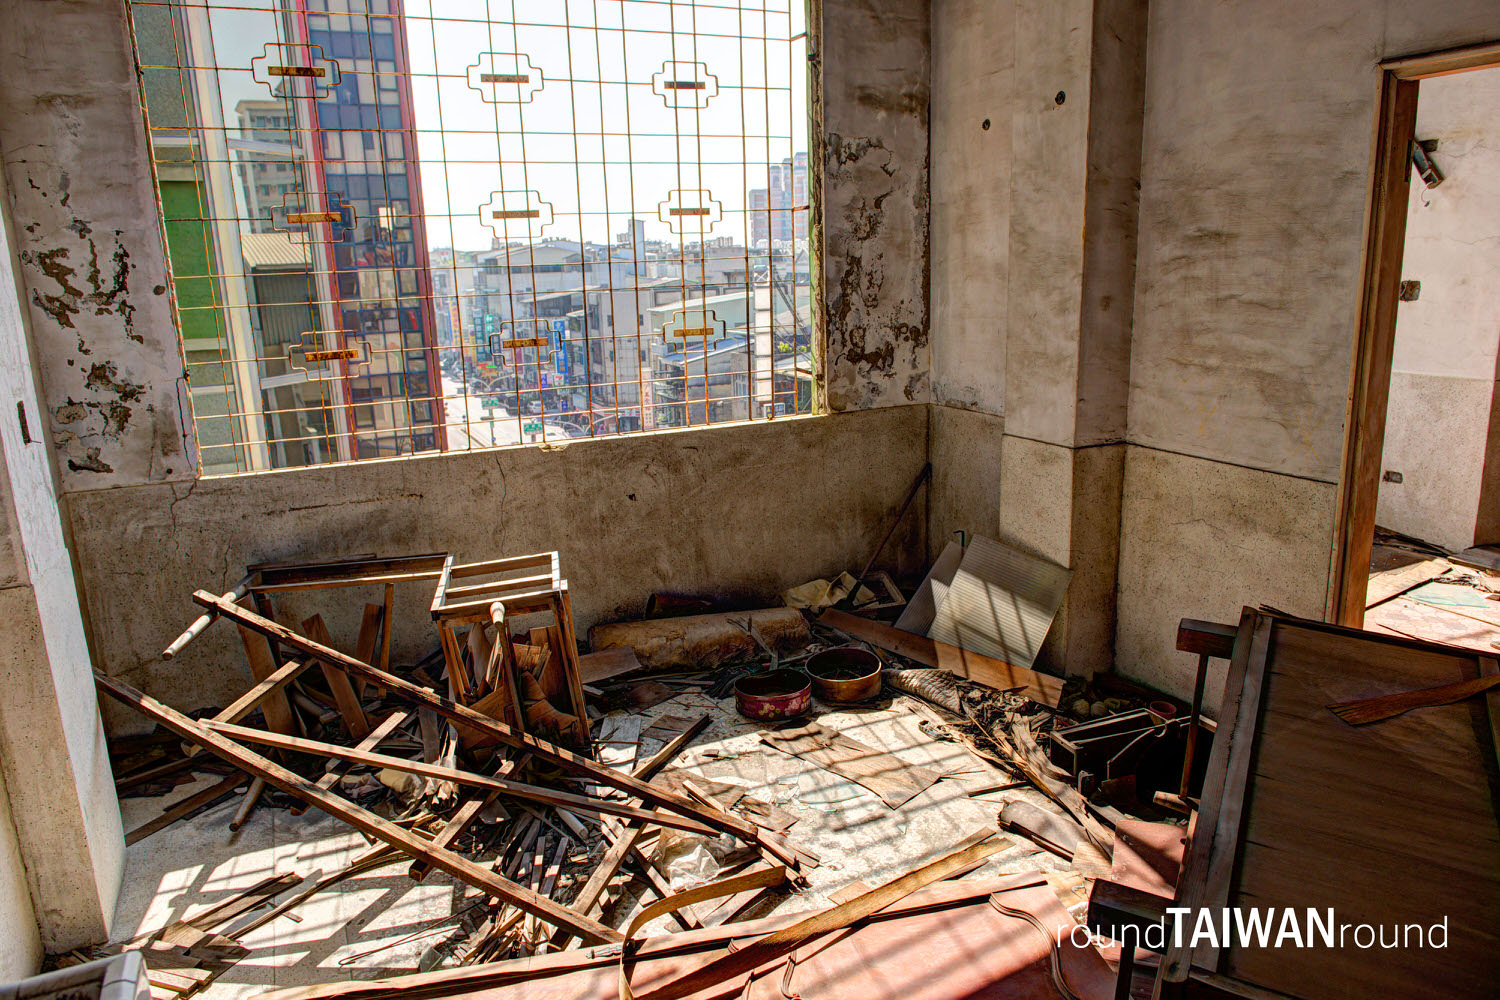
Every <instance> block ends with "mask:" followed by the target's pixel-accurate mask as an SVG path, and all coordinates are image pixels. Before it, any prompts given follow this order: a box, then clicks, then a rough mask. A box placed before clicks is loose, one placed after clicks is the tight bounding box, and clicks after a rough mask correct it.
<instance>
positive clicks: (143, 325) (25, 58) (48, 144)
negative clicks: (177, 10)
mask: <svg viewBox="0 0 1500 1000" xmlns="http://www.w3.org/2000/svg"><path fill="white" fill-rule="evenodd" d="M0 22H3V23H5V25H6V28H7V30H6V31H5V32H3V33H0V154H3V156H4V167H5V171H6V180H7V182H8V183H7V187H8V190H9V194H10V201H11V210H12V214H13V217H14V218H15V219H16V221H17V226H16V237H17V240H16V242H17V247H16V252H17V256H18V258H19V260H20V275H21V280H22V284H23V286H24V287H23V297H24V300H25V302H26V305H27V307H28V308H29V311H30V314H31V330H32V336H33V338H34V340H35V342H36V345H35V347H36V356H37V358H38V361H39V362H40V367H41V387H42V396H43V404H44V407H43V408H44V410H45V414H44V417H45V419H46V420H47V421H48V423H49V424H50V426H49V427H47V428H46V429H45V430H46V432H47V433H46V437H47V439H48V440H50V442H51V444H52V446H53V452H54V456H55V459H56V464H57V469H58V475H59V477H60V481H61V484H62V488H63V490H64V492H68V491H72V490H79V489H99V488H103V487H112V486H132V485H138V484H142V483H150V482H160V481H163V480H171V479H187V478H191V477H193V476H194V475H196V473H197V469H196V468H195V463H193V462H191V461H189V460H188V454H189V450H190V447H189V442H188V439H187V437H186V433H185V432H186V428H187V427H188V426H189V424H188V421H187V420H186V414H184V413H182V412H181V407H182V406H183V405H184V404H183V402H182V401H181V400H179V397H178V391H177V382H178V380H179V379H181V378H182V376H183V362H182V353H181V348H180V346H179V344H178V337H177V326H176V320H175V318H174V316H173V315H172V307H171V301H170V297H169V296H167V295H166V294H164V293H165V291H166V286H167V264H166V254H165V250H164V247H163V244H162V237H161V227H160V222H159V220H158V212H157V206H156V194H155V188H154V185H153V183H152V179H151V177H152V175H151V165H150V155H149V150H148V147H147V142H146V137H145V132H144V126H143V124H142V122H141V112H140V98H139V94H138V91H137V90H136V85H135V68H134V63H133V59H132V56H131V50H130V40H129V35H128V32H127V29H126V26H125V15H124V8H123V5H122V4H119V3H116V2H113V0H79V2H73V3H66V4H49V5H47V7H46V12H45V14H43V13H42V12H41V11H40V10H39V9H38V8H36V7H35V6H32V5H27V4H24V3H22V2H20V0H0ZM80 66H85V67H87V68H88V72H86V73H80V72H79V67H80ZM84 177H86V178H87V183H84V180H83V178H84Z"/></svg>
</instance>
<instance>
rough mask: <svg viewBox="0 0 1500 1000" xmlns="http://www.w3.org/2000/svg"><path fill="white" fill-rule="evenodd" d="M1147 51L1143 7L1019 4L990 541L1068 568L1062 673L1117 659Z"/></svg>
mask: <svg viewBox="0 0 1500 1000" xmlns="http://www.w3.org/2000/svg"><path fill="white" fill-rule="evenodd" d="M1145 46H1146V5H1145V4H1144V3H1142V2H1139V0H1067V2H1061V3H1049V2H1042V0H1019V2H1018V3H1017V4H1016V8H1015V74H1014V79H1015V88H1016V90H1015V98H1014V102H1013V114H1012V119H1011V171H1010V178H1011V183H1010V199H1011V209H1010V246H1011V247H1012V249H1013V252H1012V253H1011V255H1010V270H1009V282H1008V291H1007V320H1006V351H1005V437H1004V441H1003V444H1002V448H1001V453H1002V454H1001V477H1000V483H1001V485H1000V505H999V506H1000V509H999V521H1000V525H999V529H1000V535H1001V537H1002V538H1003V539H1006V540H1008V541H1010V542H1013V543H1015V544H1018V545H1020V546H1021V547H1023V548H1027V549H1030V550H1032V551H1034V552H1036V553H1038V554H1040V555H1043V556H1045V557H1047V558H1049V559H1052V560H1054V561H1055V562H1058V563H1061V564H1062V565H1065V566H1068V567H1069V568H1071V569H1072V570H1073V581H1072V584H1071V586H1070V587H1069V593H1068V599H1067V601H1066V602H1065V603H1064V606H1063V609H1062V611H1061V612H1060V614H1059V617H1058V620H1057V622H1056V623H1055V624H1054V626H1053V628H1052V631H1051V633H1049V635H1048V639H1047V643H1046V644H1045V646H1044V647H1043V650H1042V654H1041V658H1040V662H1041V663H1042V664H1043V665H1044V666H1051V667H1053V668H1059V667H1060V668H1064V669H1066V671H1067V672H1068V673H1070V674H1085V675H1087V674H1092V673H1094V672H1095V671H1098V670H1106V669H1108V668H1109V667H1110V666H1111V665H1112V664H1113V660H1114V649H1113V636H1114V625H1115V584H1116V558H1115V557H1116V554H1117V552H1118V538H1119V523H1120V500H1121V486H1122V481H1123V474H1124V455H1123V449H1124V443H1123V442H1124V438H1125V415H1126V401H1127V399H1128V396H1129V386H1130V336H1131V313H1132V308H1133V290H1134V285H1135V241H1136V219H1137V207H1138V190H1139V179H1140V149H1141V125H1142V112H1143V106H1142V100H1143V93H1144V84H1145ZM1019 248H1025V252H1024V253H1023V252H1019Z"/></svg>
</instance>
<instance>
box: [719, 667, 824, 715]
mask: <svg viewBox="0 0 1500 1000" xmlns="http://www.w3.org/2000/svg"><path fill="white" fill-rule="evenodd" d="M734 704H735V707H736V708H738V709H739V710H740V714H741V715H743V716H744V717H745V718H747V719H754V720H755V721H756V722H780V721H782V720H783V719H795V718H797V717H798V716H799V715H806V714H807V710H808V708H809V706H811V705H812V685H811V684H809V683H808V680H807V675H806V674H804V673H802V672H801V671H798V670H770V671H767V672H766V673H763V674H751V675H750V676H748V677H741V678H740V679H739V680H737V681H735V683H734Z"/></svg>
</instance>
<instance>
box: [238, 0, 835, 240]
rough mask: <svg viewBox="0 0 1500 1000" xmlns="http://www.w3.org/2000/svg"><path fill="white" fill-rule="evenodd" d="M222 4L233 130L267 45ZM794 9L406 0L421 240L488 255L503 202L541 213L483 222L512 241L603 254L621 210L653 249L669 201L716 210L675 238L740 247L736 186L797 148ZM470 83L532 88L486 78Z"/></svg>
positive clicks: (264, 27) (264, 35) (663, 230)
mask: <svg viewBox="0 0 1500 1000" xmlns="http://www.w3.org/2000/svg"><path fill="white" fill-rule="evenodd" d="M788 5H790V8H791V9H790V10H788ZM235 6H236V7H238V8H241V9H236V10H230V9H218V8H215V9H213V10H212V23H213V41H214V46H215V53H216V62H217V64H218V66H219V67H220V71H219V86H220V90H221V95H222V98H223V105H224V109H225V118H226V123H227V124H229V125H230V127H231V128H233V126H234V124H235V121H236V118H235V112H234V106H235V105H236V104H237V103H238V102H239V101H240V100H243V99H245V98H253V99H265V98H267V97H270V96H271V95H270V93H269V90H268V88H267V87H266V85H265V84H261V83H256V82H255V81H254V79H253V78H252V77H251V75H250V74H249V73H248V72H245V71H244V68H248V66H249V61H250V59H251V58H252V57H253V56H258V55H261V54H262V46H263V44H264V43H265V42H266V41H268V40H273V39H275V38H277V37H278V32H277V29H276V24H277V19H276V16H275V15H274V14H273V13H272V10H271V8H272V4H271V2H270V0H249V2H246V0H236V3H235ZM351 6H353V7H355V8H359V7H360V6H362V4H361V2H360V0H353V2H352V4H351ZM246 7H263V8H264V9H263V10H246V9H244V8H246ZM434 12H436V13H434ZM804 13H805V12H804V9H803V5H802V3H801V2H800V0H708V2H684V0H675V2H674V0H407V5H406V24H407V42H408V51H409V59H410V68H411V73H412V80H411V89H412V97H413V103H414V108H415V116H416V125H417V128H418V131H419V138H418V153H419V157H420V161H421V171H422V187H423V197H424V201H425V211H426V215H427V226H428V243H429V246H432V247H441V246H453V247H456V248H458V249H464V250H477V249H487V248H488V247H489V245H490V238H491V236H492V235H496V234H497V233H495V232H492V230H491V229H490V228H489V227H487V226H485V225H483V224H482V222H481V207H482V206H486V205H489V204H490V203H491V200H492V195H493V194H494V193H495V192H502V191H503V192H507V195H506V196H505V197H503V198H501V199H497V200H496V201H495V203H494V205H492V206H491V208H492V209H493V208H494V207H501V208H504V209H515V208H524V209H533V208H534V209H537V210H539V211H541V212H542V214H543V217H544V218H545V216H546V215H547V214H549V210H550V215H551V216H552V219H553V221H552V223H551V225H549V226H547V227H546V228H545V229H544V230H542V231H541V232H540V233H537V232H536V231H535V230H534V229H533V230H532V231H531V232H530V233H528V231H527V227H528V226H535V223H528V222H526V221H517V220H514V219H511V220H500V221H494V224H495V225H496V226H508V227H510V228H509V229H508V230H504V231H501V232H499V233H498V235H502V236H504V237H506V238H508V239H512V240H516V239H526V238H527V237H528V235H531V236H542V237H549V236H558V237H570V238H577V237H579V236H581V237H582V238H583V239H585V240H590V241H596V242H607V241H610V240H612V239H613V238H614V236H615V234H616V233H619V232H622V231H624V229H625V228H626V220H628V219H629V218H631V217H632V216H633V217H636V218H640V219H644V220H645V221H646V234H647V237H648V238H660V239H672V240H673V241H675V240H676V239H677V235H676V234H674V233H673V232H672V230H671V229H670V228H669V226H668V224H667V223H666V222H663V221H661V219H660V218H659V215H660V214H661V209H660V207H659V206H660V205H661V203H663V202H667V201H669V200H671V201H672V204H675V205H678V206H679V207H684V208H698V207H710V208H712V209H713V210H714V213H715V215H714V216H713V217H715V218H717V220H718V221H716V222H715V223H714V224H713V226H712V228H711V229H710V230H708V231H707V232H706V233H702V234H700V232H699V226H700V224H701V223H700V217H693V216H690V217H687V218H682V217H679V218H678V219H677V220H676V225H677V226H678V227H681V226H683V225H687V226H688V227H689V228H688V231H687V232H686V233H684V234H683V235H684V236H685V238H686V239H687V240H688V241H690V242H691V241H695V240H697V239H699V238H700V235H706V236H707V237H709V238H712V237H717V236H732V237H734V238H735V239H737V240H740V241H743V240H744V239H745V237H746V229H747V227H746V225H745V219H744V216H743V214H742V213H743V211H744V209H745V203H746V190H747V189H749V188H758V187H766V186H767V170H766V164H768V163H780V162H781V161H782V160H783V159H784V158H786V157H788V156H791V155H792V154H793V153H794V152H797V151H802V150H805V149H807V138H806V136H807V114H806V54H805V53H806V47H805V41H804V40H803V39H801V38H800V37H798V36H800V35H801V34H802V33H803V31H804V30H805V18H804ZM595 28H598V29H601V30H597V31H596V30H594V29H595ZM793 38H797V40H796V41H791V39H793ZM767 39H769V41H768V40H767ZM517 54H520V55H521V56H523V57H524V60H521V61H518V60H517V59H516V56H517ZM699 63H701V64H702V66H701V67H698V66H695V65H694V64H699ZM471 67H474V68H473V69H472V70H471ZM481 73H492V74H499V75H501V76H508V77H511V78H512V79H514V78H515V76H517V75H524V76H525V77H526V78H527V79H528V80H530V81H533V83H532V84H528V85H524V86H523V85H518V84H516V83H499V84H494V83H491V84H483V83H482V82H481V81H480V74H481ZM538 75H539V76H540V79H541V80H542V81H543V82H542V85H541V87H540V89H539V90H534V91H533V90H532V87H533V86H534V81H535V80H537V79H538ZM471 80H472V81H474V83H476V84H478V85H479V86H480V88H481V89H482V90H485V91H488V92H489V93H490V94H492V95H494V96H496V97H499V98H500V100H498V101H493V102H492V101H487V100H485V97H484V95H483V94H482V93H481V90H480V89H475V87H472V86H471V85H470V83H471ZM663 81H674V82H682V81H686V82H689V83H693V84H702V86H701V88H700V87H681V86H679V87H677V88H667V87H665V86H664V83H663ZM528 91H529V92H530V100H529V101H527V102H525V103H521V102H519V101H518V100H517V97H518V96H519V95H520V94H522V93H526V92H528ZM663 95H666V96H665V97H664V96H663ZM669 101H670V102H672V103H675V104H676V105H677V106H676V107H673V106H669ZM700 104H701V105H702V107H698V106H696V105H700ZM705 190H706V191H707V192H708V193H709V197H710V198H711V199H712V202H714V203H717V204H716V205H710V204H707V203H706V202H705V199H704V198H703V197H702V196H701V195H699V194H698V193H697V192H699V191H705ZM673 191H681V192H685V193H684V194H681V195H678V196H676V197H675V198H673V196H672V192H673ZM528 192H535V194H534V195H533V194H528ZM538 202H540V203H541V204H538ZM492 214H493V213H492V211H490V212H486V213H485V215H486V216H487V217H491V218H492ZM492 221H493V220H492Z"/></svg>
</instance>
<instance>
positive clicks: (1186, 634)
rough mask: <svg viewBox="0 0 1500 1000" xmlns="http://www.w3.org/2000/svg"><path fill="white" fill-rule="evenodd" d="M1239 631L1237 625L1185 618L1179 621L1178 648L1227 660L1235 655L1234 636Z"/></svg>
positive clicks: (1181, 650) (1184, 651) (1180, 650)
mask: <svg viewBox="0 0 1500 1000" xmlns="http://www.w3.org/2000/svg"><path fill="white" fill-rule="evenodd" d="M1239 631H1240V630H1239V627H1238V626H1236V625H1224V624H1222V623H1220V622H1204V621H1199V620H1198V619H1196V618H1184V619H1183V620H1182V621H1180V622H1178V623H1177V649H1178V651H1179V652H1182V653H1197V654H1199V655H1200V656H1217V657H1219V658H1220V659H1223V660H1227V659H1229V658H1230V657H1231V656H1233V655H1234V637H1235V636H1236V635H1238V634H1239Z"/></svg>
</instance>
